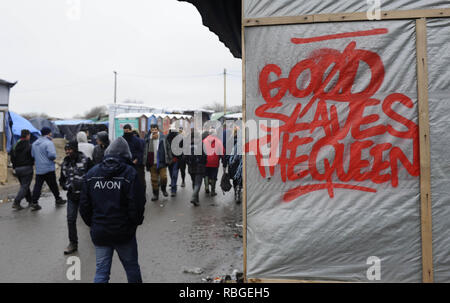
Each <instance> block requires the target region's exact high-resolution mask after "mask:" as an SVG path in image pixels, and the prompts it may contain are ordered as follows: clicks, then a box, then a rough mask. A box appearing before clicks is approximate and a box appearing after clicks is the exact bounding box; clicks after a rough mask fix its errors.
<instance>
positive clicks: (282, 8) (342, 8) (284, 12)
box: [244, 0, 450, 18]
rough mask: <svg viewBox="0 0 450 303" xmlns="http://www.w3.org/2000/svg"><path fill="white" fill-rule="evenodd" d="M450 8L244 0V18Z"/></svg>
mask: <svg viewBox="0 0 450 303" xmlns="http://www.w3.org/2000/svg"><path fill="white" fill-rule="evenodd" d="M378 4H379V5H380V8H381V10H383V11H392V10H413V9H436V8H449V7H450V1H449V0H378V1H377V0H367V1H366V0H245V1H244V16H245V18H261V17H279V16H299V15H312V14H334V13H354V12H366V11H370V10H373V9H374V8H375V7H377V5H378Z"/></svg>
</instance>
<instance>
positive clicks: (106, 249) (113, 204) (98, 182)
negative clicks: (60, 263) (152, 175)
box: [80, 137, 146, 283]
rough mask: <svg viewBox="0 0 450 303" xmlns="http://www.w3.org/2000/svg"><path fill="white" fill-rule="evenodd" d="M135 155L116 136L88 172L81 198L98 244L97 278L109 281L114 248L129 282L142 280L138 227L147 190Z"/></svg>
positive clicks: (81, 210) (124, 141)
mask: <svg viewBox="0 0 450 303" xmlns="http://www.w3.org/2000/svg"><path fill="white" fill-rule="evenodd" d="M132 165H133V163H132V156H131V152H130V149H129V147H128V143H127V141H126V140H125V139H124V138H123V137H119V138H117V139H116V140H114V141H113V142H112V143H111V145H110V146H109V147H108V148H107V149H106V151H105V157H104V159H103V161H102V162H101V163H100V164H97V165H96V166H94V167H93V168H91V170H89V172H88V173H87V175H86V177H85V179H84V182H83V189H82V191H81V199H80V214H81V217H82V219H83V221H84V222H85V223H86V224H87V225H88V226H90V229H91V231H90V233H91V238H92V242H93V243H94V245H95V251H96V252H95V254H96V260H97V261H96V273H95V278H94V282H96V283H107V282H108V281H109V276H110V271H111V263H112V257H113V253H114V251H116V252H117V254H118V255H119V258H120V261H121V262H122V265H123V267H124V269H125V271H126V274H127V279H128V282H129V283H141V282H142V277H141V271H140V267H139V263H138V249H137V240H136V229H137V227H138V226H139V225H141V224H142V222H143V220H144V208H145V203H146V199H145V192H144V189H143V187H142V185H141V183H140V182H139V180H138V175H137V172H136V170H135V169H134V168H133V166H132Z"/></svg>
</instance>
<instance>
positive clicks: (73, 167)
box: [59, 141, 91, 255]
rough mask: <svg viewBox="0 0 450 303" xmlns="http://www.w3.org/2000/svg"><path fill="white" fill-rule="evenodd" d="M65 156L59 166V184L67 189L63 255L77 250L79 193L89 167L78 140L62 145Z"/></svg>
mask: <svg viewBox="0 0 450 303" xmlns="http://www.w3.org/2000/svg"><path fill="white" fill-rule="evenodd" d="M64 150H65V151H66V157H65V158H64V161H63V163H62V166H61V176H60V178H59V184H60V185H61V187H62V188H63V189H64V190H67V227H68V230H69V245H68V246H67V248H66V250H65V251H64V254H65V255H68V254H72V253H74V252H76V251H77V250H78V235H77V216H78V209H79V205H80V194H81V186H82V183H83V178H84V176H85V175H86V173H87V172H88V170H89V168H90V163H91V161H89V159H88V158H87V157H86V156H85V155H84V154H83V153H82V152H80V151H78V142H77V141H70V142H69V143H67V144H66V146H65V147H64Z"/></svg>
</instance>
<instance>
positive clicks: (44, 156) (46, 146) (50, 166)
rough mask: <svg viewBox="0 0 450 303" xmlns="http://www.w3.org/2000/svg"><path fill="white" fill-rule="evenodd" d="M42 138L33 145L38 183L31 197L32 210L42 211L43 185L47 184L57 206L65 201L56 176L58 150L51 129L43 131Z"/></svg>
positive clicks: (32, 150)
mask: <svg viewBox="0 0 450 303" xmlns="http://www.w3.org/2000/svg"><path fill="white" fill-rule="evenodd" d="M41 135H42V136H41V137H40V138H39V139H37V140H36V142H34V143H33V144H32V145H31V155H32V157H33V158H34V161H35V165H36V181H35V182H34V188H33V194H32V196H31V210H32V211H36V210H40V209H41V206H40V205H39V203H38V201H39V198H40V197H41V192H42V185H44V182H45V183H47V185H48V187H49V188H50V190H51V191H52V193H53V196H54V197H55V204H56V205H63V204H65V203H66V201H65V200H63V199H62V198H61V196H60V195H59V188H58V183H57V181H56V174H55V160H56V149H55V145H54V144H53V142H52V132H51V130H50V128H48V127H43V128H42V129H41Z"/></svg>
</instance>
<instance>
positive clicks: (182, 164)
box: [178, 159, 186, 182]
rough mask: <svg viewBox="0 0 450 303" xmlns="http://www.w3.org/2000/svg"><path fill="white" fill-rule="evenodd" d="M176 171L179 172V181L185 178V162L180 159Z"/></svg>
mask: <svg viewBox="0 0 450 303" xmlns="http://www.w3.org/2000/svg"><path fill="white" fill-rule="evenodd" d="M178 169H179V170H180V173H181V180H183V182H184V179H185V178H186V161H185V160H183V159H181V160H179V162H178Z"/></svg>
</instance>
